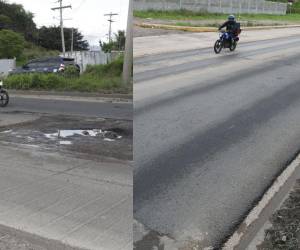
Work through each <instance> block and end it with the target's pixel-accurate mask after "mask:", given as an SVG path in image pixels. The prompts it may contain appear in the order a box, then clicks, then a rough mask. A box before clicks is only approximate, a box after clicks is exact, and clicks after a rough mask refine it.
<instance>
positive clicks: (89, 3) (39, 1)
mask: <svg viewBox="0 0 300 250" xmlns="http://www.w3.org/2000/svg"><path fill="white" fill-rule="evenodd" d="M7 2H9V3H18V4H22V5H23V6H24V8H25V9H26V10H27V11H30V12H32V13H33V14H34V16H35V18H34V21H35V23H36V24H37V25H38V27H40V26H43V25H45V26H53V25H59V11H58V10H57V11H52V10H51V8H53V7H57V6H59V3H58V2H57V0H8V1H7ZM128 3H129V0H63V5H72V9H65V10H64V12H63V13H64V18H66V19H70V20H65V21H64V25H65V26H66V27H74V28H78V29H79V31H81V32H82V34H83V35H84V36H85V39H86V40H88V41H89V43H90V45H98V44H99V43H98V41H99V40H100V39H101V40H105V39H106V40H107V34H108V27H109V26H108V24H109V23H108V21H107V20H108V17H105V16H104V14H106V13H110V12H113V13H118V14H119V15H118V16H115V17H114V20H115V23H113V26H112V28H113V32H116V31H117V30H120V29H121V30H125V29H126V24H127V14H128Z"/></svg>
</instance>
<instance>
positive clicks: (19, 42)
mask: <svg viewBox="0 0 300 250" xmlns="http://www.w3.org/2000/svg"><path fill="white" fill-rule="evenodd" d="M24 43H25V41H24V37H23V36H22V35H21V34H18V33H16V32H13V31H11V30H1V31H0V58H8V59H10V58H14V57H17V58H18V57H20V56H21V54H22V52H23V49H24Z"/></svg>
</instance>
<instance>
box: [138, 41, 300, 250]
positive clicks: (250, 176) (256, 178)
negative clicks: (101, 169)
mask: <svg viewBox="0 0 300 250" xmlns="http://www.w3.org/2000/svg"><path fill="white" fill-rule="evenodd" d="M183 36H184V35H183ZM212 44H213V42H212ZM299 49H300V37H297V36H291V37H284V38H279V39H269V40H266V41H258V42H251V43H243V41H242V42H241V43H240V44H239V47H238V48H237V51H236V52H234V53H229V52H228V51H223V52H222V53H221V54H220V55H215V54H214V52H213V50H212V49H201V50H193V49H191V50H189V51H184V52H182V51H179V52H168V53H166V54H160V55H151V56H145V57H138V58H136V59H135V67H134V70H135V76H134V78H135V88H134V98H135V102H134V110H135V111H134V138H135V140H134V158H135V177H134V216H135V218H136V219H137V220H138V221H139V222H141V223H142V224H144V225H145V226H147V227H148V228H150V229H153V230H156V231H158V232H159V233H162V234H167V235H168V236H170V237H172V238H175V239H176V240H178V241H181V240H187V239H192V240H200V241H203V242H205V243H204V244H205V245H207V246H214V247H218V246H220V244H221V243H222V241H223V240H224V238H226V237H227V236H228V235H229V234H230V233H231V232H232V230H233V229H234V228H235V227H236V226H237V225H238V223H239V222H240V221H241V220H242V219H243V217H244V216H245V214H246V213H247V211H249V210H250V209H251V208H252V207H253V205H254V204H255V203H256V202H257V201H258V199H259V198H260V197H261V196H262V195H263V193H264V191H265V190H266V189H267V188H268V187H269V186H270V184H271V183H272V181H273V180H274V178H275V177H276V176H277V175H278V174H279V173H280V172H281V171H282V170H283V169H284V167H285V166H286V163H287V162H288V161H290V160H291V159H292V158H293V157H294V156H295V154H296V153H297V152H298V151H299V150H300V79H299V68H300V52H299Z"/></svg>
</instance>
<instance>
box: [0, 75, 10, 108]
mask: <svg viewBox="0 0 300 250" xmlns="http://www.w3.org/2000/svg"><path fill="white" fill-rule="evenodd" d="M8 103H9V95H8V92H7V90H5V89H4V88H3V82H2V81H0V107H6V106H7V105H8Z"/></svg>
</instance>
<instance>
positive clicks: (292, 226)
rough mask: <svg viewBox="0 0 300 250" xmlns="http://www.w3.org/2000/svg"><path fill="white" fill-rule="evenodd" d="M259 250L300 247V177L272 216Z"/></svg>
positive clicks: (258, 247)
mask: <svg viewBox="0 0 300 250" xmlns="http://www.w3.org/2000/svg"><path fill="white" fill-rule="evenodd" d="M268 224H269V227H268V228H267V229H266V230H265V231H264V233H263V234H264V236H263V238H264V240H263V242H262V243H261V244H260V245H258V246H257V249H258V250H280V249H299V248H300V234H299V231H300V179H298V180H297V181H296V183H295V185H294V187H293V189H292V190H291V191H290V193H289V194H288V196H287V197H286V199H285V201H284V202H283V203H282V205H281V206H280V208H279V209H278V210H277V211H276V212H275V213H274V214H273V215H272V216H271V218H270V220H269V222H268Z"/></svg>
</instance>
